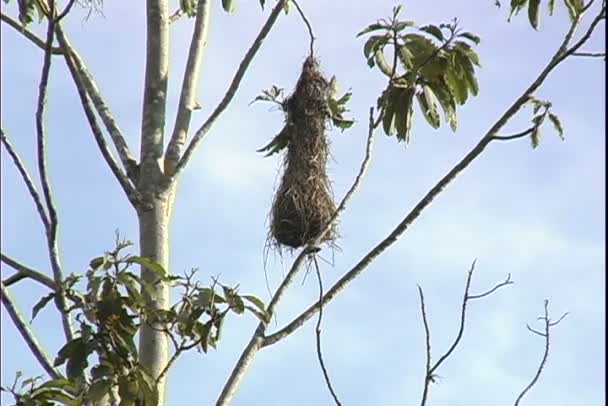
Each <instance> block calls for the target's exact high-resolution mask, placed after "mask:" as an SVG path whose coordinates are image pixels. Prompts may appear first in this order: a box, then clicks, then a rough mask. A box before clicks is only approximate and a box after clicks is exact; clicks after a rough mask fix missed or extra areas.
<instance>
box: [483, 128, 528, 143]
mask: <svg viewBox="0 0 608 406" xmlns="http://www.w3.org/2000/svg"><path fill="white" fill-rule="evenodd" d="M534 128H535V127H530V128H528V129H527V130H525V131H522V132H520V133H517V134H513V135H494V136H492V139H493V140H499V141H509V140H516V139H518V138H522V137H525V136H526V135H529V134H530V133H531V132H532V131H534Z"/></svg>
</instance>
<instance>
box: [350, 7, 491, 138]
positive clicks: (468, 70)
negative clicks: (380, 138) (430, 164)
mask: <svg viewBox="0 0 608 406" xmlns="http://www.w3.org/2000/svg"><path fill="white" fill-rule="evenodd" d="M400 11H401V7H400V6H398V7H395V8H394V9H393V14H392V17H391V18H390V19H388V20H386V19H382V20H379V21H377V22H376V23H374V24H370V25H369V26H368V27H366V28H365V29H364V30H362V31H361V32H360V33H359V34H357V36H358V37H359V36H362V35H368V34H371V35H370V36H369V37H368V39H367V41H366V42H365V44H364V46H363V54H364V56H365V58H366V60H367V64H368V66H369V67H370V68H377V69H378V70H379V71H380V72H382V74H384V75H385V76H387V77H388V86H387V87H386V89H385V90H384V91H383V92H382V94H381V96H380V97H379V99H378V102H377V105H378V109H379V110H380V111H381V114H382V125H383V129H384V132H385V133H386V134H387V135H389V136H392V135H396V136H397V139H398V140H399V141H404V142H405V143H408V142H409V140H410V132H411V129H412V121H413V115H414V114H413V112H414V110H413V109H414V104H415V103H414V101H416V102H417V104H418V106H419V108H420V110H421V112H422V114H423V116H424V118H425V119H426V121H427V122H428V123H429V124H430V125H431V126H432V127H433V128H435V129H437V128H439V127H440V124H441V118H440V112H439V108H440V107H441V109H442V110H443V114H444V120H445V122H446V123H448V124H449V125H450V127H451V128H452V130H453V131H456V128H457V117H456V106H457V105H463V104H465V103H466V101H467V100H468V98H469V96H470V95H472V96H476V95H477V93H478V92H479V85H478V82H477V78H476V76H475V67H480V66H481V65H480V62H479V56H478V55H477V53H476V52H475V51H474V50H473V46H475V45H478V44H479V42H480V38H479V37H478V36H476V35H475V34H473V33H470V32H463V31H462V30H461V29H460V28H459V26H458V21H457V20H455V19H454V20H453V21H452V22H450V23H445V24H439V25H433V24H430V25H426V26H422V27H418V26H416V24H415V22H414V21H407V20H401V19H399V13H400ZM389 50H390V53H391V58H387V52H388V51H389ZM390 60H392V63H389V61H390Z"/></svg>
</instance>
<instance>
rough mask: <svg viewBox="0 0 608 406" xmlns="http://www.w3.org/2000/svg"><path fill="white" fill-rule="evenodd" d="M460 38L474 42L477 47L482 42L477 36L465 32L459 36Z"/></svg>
mask: <svg viewBox="0 0 608 406" xmlns="http://www.w3.org/2000/svg"><path fill="white" fill-rule="evenodd" d="M458 36H459V37H462V38H466V39H468V40H469V41H472V42H474V43H475V45H479V43H480V42H481V38H479V37H478V36H477V35H475V34H473V33H472V32H463V33H462V34H458Z"/></svg>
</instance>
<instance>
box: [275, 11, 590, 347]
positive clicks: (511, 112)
mask: <svg viewBox="0 0 608 406" xmlns="http://www.w3.org/2000/svg"><path fill="white" fill-rule="evenodd" d="M577 24H578V23H577V22H575V23H573V24H572V25H571V27H570V29H569V31H568V33H567V34H566V36H565V38H564V40H563V41H562V44H561V45H560V47H559V49H558V50H557V51H556V52H555V54H554V55H553V57H552V58H551V60H550V61H549V63H548V64H547V66H545V68H544V69H543V70H542V71H541V72H540V74H539V75H538V77H537V78H536V79H535V80H534V81H533V82H532V84H530V86H528V88H527V89H526V90H525V91H524V92H523V93H522V94H521V96H520V97H519V98H518V99H517V100H515V102H513V104H512V105H511V106H510V107H509V108H508V109H507V110H506V111H505V112H504V113H503V115H502V116H501V117H500V118H499V119H498V120H497V121H496V122H495V123H494V124H493V125H492V127H490V129H489V130H488V131H487V132H486V134H485V135H484V136H483V137H482V138H481V140H479V142H478V143H477V145H475V147H473V149H472V150H471V151H469V153H468V154H466V155H465V156H464V157H463V158H462V159H461V160H460V162H458V163H457V164H456V165H455V166H454V167H453V168H452V169H451V170H450V171H449V172H448V173H447V174H446V175H445V176H444V177H443V178H441V179H440V180H439V182H437V184H435V186H433V187H432V188H431V189H430V190H429V191H428V192H427V194H426V195H425V196H424V197H423V198H422V199H421V200H420V201H419V202H418V203H417V204H416V206H414V208H413V209H412V210H411V211H410V212H409V213H408V214H407V216H405V218H404V219H403V220H402V221H401V222H400V223H399V224H398V225H397V226H396V227H395V229H394V230H393V231H392V232H391V233H390V234H389V235H388V236H387V237H386V238H385V239H384V240H382V241H380V242H379V243H378V244H377V245H376V246H375V247H374V248H373V249H372V250H370V251H369V252H368V253H367V254H366V255H365V256H364V257H363V258H362V259H361V260H360V261H359V262H358V263H357V264H356V265H355V266H354V267H353V268H351V269H350V270H349V271H348V272H347V273H346V274H344V276H343V277H342V278H340V279H339V280H338V281H337V282H336V283H335V284H334V285H333V286H332V287H331V288H330V289H329V290H328V291H327V293H326V294H325V296H324V297H323V300H322V301H318V302H317V303H315V304H313V305H311V306H310V307H309V308H308V309H306V310H305V311H304V312H303V313H301V314H300V315H299V316H298V317H296V318H295V319H294V320H293V321H292V322H290V323H289V324H288V325H286V326H285V327H283V328H282V329H281V330H279V331H277V332H276V333H274V334H272V335H270V336H268V337H267V338H266V342H271V343H272V342H276V341H278V340H281V339H283V338H285V337H287V336H289V335H290V334H292V333H293V332H295V331H296V330H297V329H298V328H300V327H301V326H303V325H304V323H305V322H307V321H308V320H310V318H311V317H312V316H314V315H315V314H316V312H318V311H319V306H320V305H321V304H324V305H325V304H327V303H328V302H330V301H331V300H333V299H334V298H335V297H336V296H337V295H338V293H340V291H342V290H343V289H344V288H346V286H348V285H349V284H350V283H351V282H352V281H353V280H355V278H357V277H358V276H359V275H360V274H361V273H362V272H363V271H364V270H365V269H367V267H368V266H369V265H370V264H371V263H372V262H373V261H374V260H375V259H376V258H377V257H378V256H380V255H381V254H382V253H383V252H384V251H386V249H387V248H389V247H390V246H391V245H393V244H394V243H395V242H396V241H397V239H398V238H399V237H401V235H403V233H404V232H405V231H406V230H407V229H408V228H409V226H410V225H411V224H412V223H413V222H414V221H415V220H416V219H417V218H418V217H419V216H420V214H421V213H422V211H423V210H424V209H426V208H427V207H428V206H429V205H430V204H431V203H432V201H433V200H434V199H435V198H436V197H437V196H438V195H439V194H441V192H442V191H443V190H444V189H445V188H446V187H447V186H448V185H449V184H450V183H451V182H452V181H453V180H454V179H456V177H457V176H458V175H459V174H461V173H462V172H463V171H464V170H465V169H466V168H467V167H468V166H469V165H470V164H471V163H472V162H473V161H474V160H475V159H476V158H477V157H478V156H479V155H480V154H481V153H482V152H483V151H484V150H485V148H486V147H487V146H488V144H490V142H491V141H492V140H493V137H494V136H495V135H496V134H497V133H498V132H499V131H500V130H501V129H502V128H503V127H504V126H505V125H506V124H507V122H508V121H509V120H510V119H511V118H513V116H515V114H517V113H518V112H519V111H520V110H521V108H522V107H523V106H524V105H525V104H526V103H527V102H528V101H529V99H530V96H532V95H533V94H534V92H536V90H538V88H539V87H540V86H541V85H542V84H543V83H544V81H545V79H547V77H548V76H549V74H550V73H551V72H552V71H553V69H555V68H556V67H557V66H558V65H559V63H560V62H561V61H562V60H563V58H561V57H560V56H561V55H562V52H563V51H562V49H565V48H566V46H567V45H568V43H569V41H570V39H571V38H572V35H573V34H574V31H575V29H576V26H577Z"/></svg>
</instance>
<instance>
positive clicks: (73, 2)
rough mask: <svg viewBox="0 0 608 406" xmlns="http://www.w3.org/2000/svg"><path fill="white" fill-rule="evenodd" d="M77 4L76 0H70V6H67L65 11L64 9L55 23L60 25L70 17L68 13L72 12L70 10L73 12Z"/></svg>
mask: <svg viewBox="0 0 608 406" xmlns="http://www.w3.org/2000/svg"><path fill="white" fill-rule="evenodd" d="M75 3H76V0H70V1H69V3H68V5H67V6H65V9H63V11H62V12H61V13H60V14H59V16H58V17H57V18H56V19H55V23H60V22H61V20H63V19H64V18H65V16H67V15H68V13H69V12H70V10H72V7H73V6H74V4H75Z"/></svg>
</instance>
